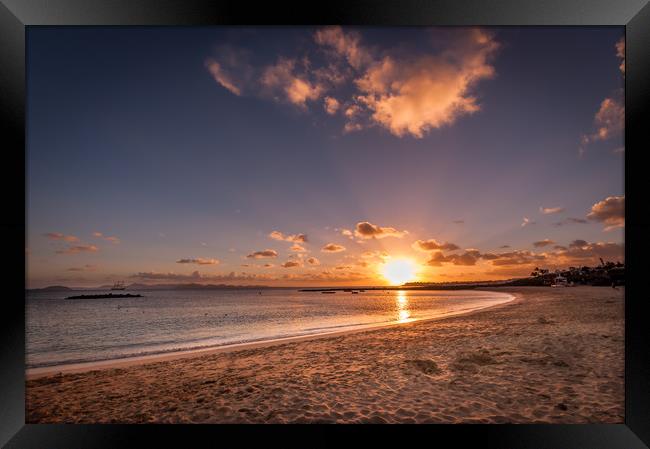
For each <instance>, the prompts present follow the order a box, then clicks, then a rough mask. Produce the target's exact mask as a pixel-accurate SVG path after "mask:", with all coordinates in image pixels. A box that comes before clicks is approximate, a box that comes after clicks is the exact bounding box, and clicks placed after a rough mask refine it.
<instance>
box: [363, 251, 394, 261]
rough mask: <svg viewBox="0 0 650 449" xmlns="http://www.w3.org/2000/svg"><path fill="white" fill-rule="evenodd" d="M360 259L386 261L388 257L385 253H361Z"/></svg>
mask: <svg viewBox="0 0 650 449" xmlns="http://www.w3.org/2000/svg"><path fill="white" fill-rule="evenodd" d="M361 257H363V258H364V259H377V260H380V261H384V260H385V259H388V258H389V257H390V256H389V255H388V253H387V252H386V251H364V252H362V253H361Z"/></svg>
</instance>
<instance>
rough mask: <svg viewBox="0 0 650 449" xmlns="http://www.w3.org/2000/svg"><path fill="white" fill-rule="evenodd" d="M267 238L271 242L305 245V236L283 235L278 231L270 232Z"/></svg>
mask: <svg viewBox="0 0 650 449" xmlns="http://www.w3.org/2000/svg"><path fill="white" fill-rule="evenodd" d="M269 237H270V238H272V239H273V240H280V241H285V242H294V243H307V235H306V234H290V235H285V234H283V233H282V232H280V231H272V232H271V233H269Z"/></svg>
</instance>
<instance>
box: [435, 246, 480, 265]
mask: <svg viewBox="0 0 650 449" xmlns="http://www.w3.org/2000/svg"><path fill="white" fill-rule="evenodd" d="M480 257H481V254H480V253H479V252H478V251H476V250H468V251H465V252H464V253H462V254H450V255H444V254H443V253H442V251H436V252H434V253H433V254H431V258H430V259H429V260H428V261H427V265H429V266H433V267H439V266H442V264H443V263H451V264H453V265H460V266H472V265H476V262H477V261H478V260H479V258H480Z"/></svg>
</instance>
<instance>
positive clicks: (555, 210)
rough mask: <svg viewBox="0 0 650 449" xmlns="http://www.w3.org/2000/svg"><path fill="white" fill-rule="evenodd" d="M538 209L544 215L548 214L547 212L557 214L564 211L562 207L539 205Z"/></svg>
mask: <svg viewBox="0 0 650 449" xmlns="http://www.w3.org/2000/svg"><path fill="white" fill-rule="evenodd" d="M539 211H540V212H541V213H543V214H544V215H549V214H559V213H560V212H564V208H563V207H543V206H539Z"/></svg>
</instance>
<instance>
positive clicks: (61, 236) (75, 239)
mask: <svg viewBox="0 0 650 449" xmlns="http://www.w3.org/2000/svg"><path fill="white" fill-rule="evenodd" d="M43 235H44V236H45V237H47V238H48V239H50V240H63V241H66V242H71V243H72V242H78V241H79V237H75V236H74V235H65V234H61V233H60V232H48V233H46V234H43Z"/></svg>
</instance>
